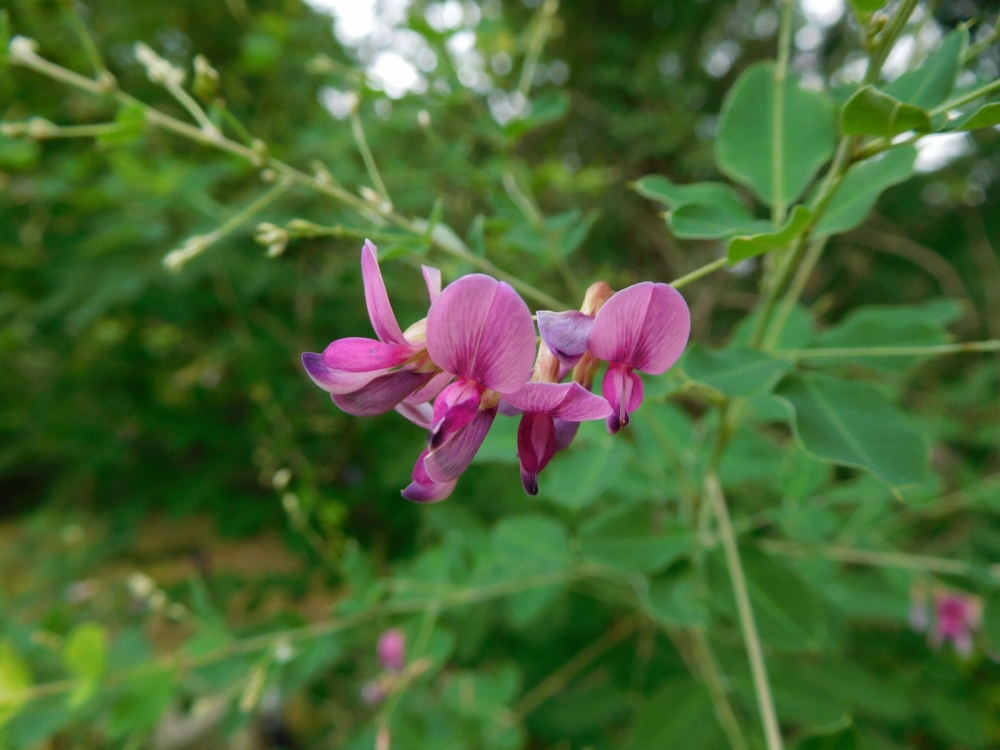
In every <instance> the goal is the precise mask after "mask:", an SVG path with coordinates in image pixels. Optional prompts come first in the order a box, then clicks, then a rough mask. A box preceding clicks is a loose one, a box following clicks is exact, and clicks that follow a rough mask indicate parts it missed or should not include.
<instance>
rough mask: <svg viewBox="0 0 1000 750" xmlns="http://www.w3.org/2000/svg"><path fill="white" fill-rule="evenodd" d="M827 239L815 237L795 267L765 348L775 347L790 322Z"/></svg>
mask: <svg viewBox="0 0 1000 750" xmlns="http://www.w3.org/2000/svg"><path fill="white" fill-rule="evenodd" d="M826 240H827V238H826V237H820V238H818V239H815V240H813V241H812V242H811V243H810V244H809V247H808V248H807V249H806V252H805V255H804V256H803V258H802V261H801V262H800V263H799V267H798V268H797V269H795V275H794V276H792V280H791V282H790V283H789V285H788V291H787V292H786V293H785V296H784V298H783V299H782V300H781V304H780V305H779V306H778V313H777V317H775V319H774V323H773V325H771V326H770V328H769V329H768V332H767V335H766V336H765V337H764V348H765V349H773V348H774V347H775V346H777V344H778V339H779V338H780V337H781V332H782V331H783V330H784V328H785V324H786V323H788V319H789V318H790V317H791V316H792V311H793V310H794V309H795V305H796V303H798V301H799V298H800V297H801V296H802V292H803V291H805V288H806V284H808V283H809V278H810V277H811V276H812V272H813V270H815V268H816V264H817V263H819V259H820V256H821V255H822V254H823V249H824V248H825V247H826Z"/></svg>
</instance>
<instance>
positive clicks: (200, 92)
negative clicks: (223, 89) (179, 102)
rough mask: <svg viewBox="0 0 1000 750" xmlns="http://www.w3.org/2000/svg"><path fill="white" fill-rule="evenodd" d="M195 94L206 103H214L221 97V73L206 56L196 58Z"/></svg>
mask: <svg viewBox="0 0 1000 750" xmlns="http://www.w3.org/2000/svg"><path fill="white" fill-rule="evenodd" d="M192 89H193V90H194V93H195V94H196V95H197V96H199V97H200V98H201V99H204V100H205V101H206V102H211V101H214V100H215V99H216V98H217V97H218V96H219V71H217V70H216V69H215V68H213V67H212V63H210V62H209V61H208V58H207V57H205V56H204V55H198V56H197V57H195V58H194V84H193V85H192Z"/></svg>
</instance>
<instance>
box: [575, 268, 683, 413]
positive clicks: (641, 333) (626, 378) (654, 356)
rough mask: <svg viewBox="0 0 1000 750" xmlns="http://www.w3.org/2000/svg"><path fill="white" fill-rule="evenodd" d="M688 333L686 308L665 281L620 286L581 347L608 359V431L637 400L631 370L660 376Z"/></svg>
mask: <svg viewBox="0 0 1000 750" xmlns="http://www.w3.org/2000/svg"><path fill="white" fill-rule="evenodd" d="M690 335H691V313H690V311H689V310H688V306H687V302H685V301H684V298H683V297H682V296H681V294H680V292H678V291H677V290H676V289H674V288H673V287H672V286H670V285H669V284H656V283H653V282H652V281H644V282H642V283H641V284H635V285H634V286H630V287H628V288H626V289H622V290H621V291H620V292H618V293H616V294H615V295H614V296H613V297H611V299H609V300H608V301H607V302H606V303H605V304H604V307H602V308H601V311H600V312H599V313H597V317H596V318H594V326H593V328H591V330H590V338H589V339H588V342H587V347H588V349H589V351H590V353H591V354H592V355H593V356H595V357H597V358H598V359H603V360H605V361H606V362H607V363H608V371H607V373H605V375H604V384H603V392H604V398H606V399H607V400H608V403H609V404H611V408H612V413H611V415H610V416H609V417H608V430H609V431H610V432H611V433H615V432H618V430H620V429H621V428H622V427H624V426H625V425H627V424H628V423H629V419H630V414H631V413H632V412H634V411H635V410H636V409H638V408H639V406H640V404H642V397H643V385H642V380H641V379H640V378H639V376H638V375H636V374H635V370H639V371H641V372H647V373H649V374H650V375H662V374H663V373H665V372H666V371H667V370H669V369H670V368H671V367H673V365H674V363H675V362H677V360H678V359H680V356H681V354H683V353H684V347H685V346H687V342H688V337H689V336H690Z"/></svg>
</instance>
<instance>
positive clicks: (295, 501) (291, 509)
mask: <svg viewBox="0 0 1000 750" xmlns="http://www.w3.org/2000/svg"><path fill="white" fill-rule="evenodd" d="M281 505H282V506H283V507H284V508H285V513H287V514H288V515H290V516H291V517H292V518H296V517H298V515H299V511H300V510H301V508H300V507H299V496H298V495H296V494H295V493H294V492H286V493H285V494H284V496H283V497H282V498H281Z"/></svg>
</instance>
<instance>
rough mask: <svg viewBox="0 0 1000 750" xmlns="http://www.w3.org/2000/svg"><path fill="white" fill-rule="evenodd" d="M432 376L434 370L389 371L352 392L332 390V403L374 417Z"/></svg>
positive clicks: (354, 412) (390, 408)
mask: <svg viewBox="0 0 1000 750" xmlns="http://www.w3.org/2000/svg"><path fill="white" fill-rule="evenodd" d="M432 377H434V374H433V373H430V372H416V371H414V370H396V371H395V372H388V373H386V374H385V375H379V376H378V377H377V378H375V379H374V380H372V381H371V382H370V383H368V384H366V385H364V386H362V387H361V388H359V389H358V390H356V391H354V392H352V393H345V394H342V395H341V394H334V396H333V403H335V404H336V405H337V406H339V407H340V408H341V409H343V410H344V411H346V412H347V413H348V414H353V415H354V416H355V417H374V416H377V415H379V414H385V413H386V412H387V411H392V409H394V408H395V407H396V405H397V404H399V402H401V401H402V400H403V399H404V398H406V397H407V396H409V395H410V394H411V393H413V392H414V391H415V390H417V389H418V388H422V387H423V386H425V385H427V381H429V380H430V379H431V378H432Z"/></svg>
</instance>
